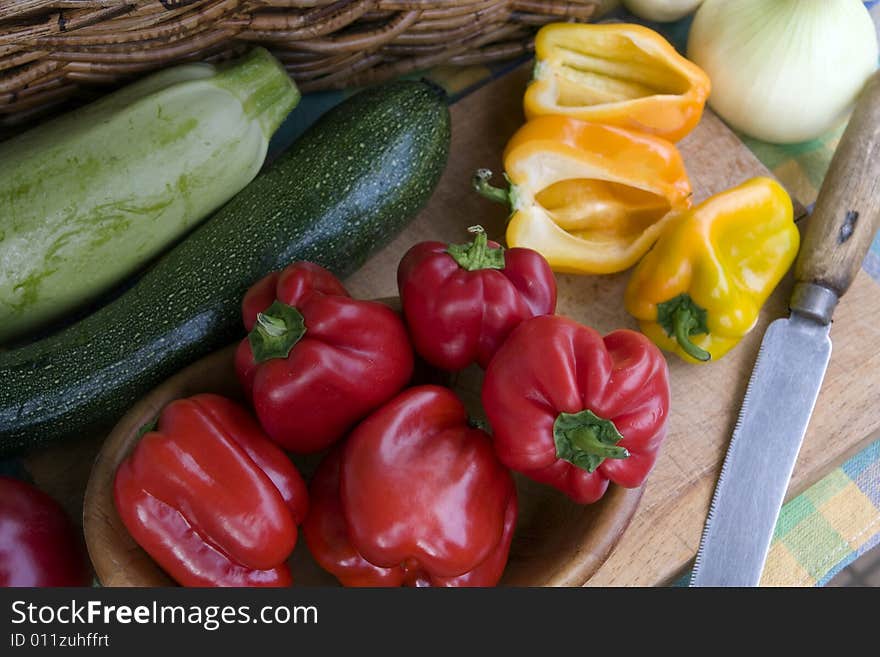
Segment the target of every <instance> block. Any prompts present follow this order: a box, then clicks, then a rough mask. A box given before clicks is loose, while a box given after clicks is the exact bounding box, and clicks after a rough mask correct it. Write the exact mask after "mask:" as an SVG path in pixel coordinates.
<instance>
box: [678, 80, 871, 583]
mask: <svg viewBox="0 0 880 657" xmlns="http://www.w3.org/2000/svg"><path fill="white" fill-rule="evenodd" d="M878 227H880V72H876V73H874V74H873V75H872V76H871V78H870V79H869V80H868V82H867V83H866V84H865V88H864V89H863V91H862V93H861V95H860V97H859V101H858V103H857V105H856V107H855V109H854V110H853V113H852V116H851V117H850V120H849V125H848V126H847V129H846V131H845V132H844V134H843V137H841V140H840V144H839V145H838V147H837V150H836V152H835V154H834V157H833V158H832V160H831V165H830V167H829V170H828V173H827V175H826V176H825V181H824V182H823V184H822V189H821V190H820V191H819V198H818V199H817V200H816V206H815V209H814V210H813V214H812V216H811V217H810V218H809V219H808V221H807V226H806V230H805V231H804V237H803V240H802V243H801V249H800V253H799V254H798V259H797V262H796V263H795V281H796V283H795V286H794V291H793V293H792V297H791V301H790V303H789V308H790V309H791V316H790V317H788V318H783V319H778V320H776V321H775V322H773V323H772V324H770V326H769V327H768V329H767V332H766V333H765V334H764V338H763V341H762V342H761V349H760V351H759V352H758V357H757V360H756V362H755V367H754V369H753V370H752V375H751V378H750V379H749V385H748V388H747V390H746V396H745V399H744V400H743V404H742V407H741V409H740V413H739V418H738V420H737V424H736V427H735V428H734V431H733V436H732V438H731V442H730V446H729V447H728V450H727V455H726V457H725V459H724V463H723V465H722V468H721V474H720V476H719V479H718V483H717V485H716V487H715V493H714V495H713V498H712V504H711V506H710V510H709V515H708V517H707V519H706V526H705V528H704V529H703V536H702V539H701V541H700V548H699V551H698V552H697V559H696V563H695V565H694V570H693V574H692V576H691V586H756V585H757V584H758V583H759V582H760V580H761V573H762V571H763V568H764V563H765V561H766V558H767V551H768V549H769V547H770V542H771V539H772V537H773V531H774V528H775V526H776V520H777V518H778V516H779V510H780V508H781V507H782V502H783V500H784V499H785V493H786V490H787V488H788V484H789V480H790V479H791V474H792V471H793V470H794V466H795V462H796V460H797V455H798V452H799V451H800V448H801V444H802V442H803V440H804V435H805V434H806V431H807V425H808V424H809V421H810V416H811V415H812V413H813V408H814V406H815V404H816V399H817V397H818V395H819V389H820V388H821V386H822V379H823V378H824V376H825V370H826V368H827V367H828V362H829V359H830V357H831V339H830V337H829V329H830V326H831V317H832V314H833V313H834V308H835V307H836V305H837V302H838V300H839V298H840V297H842V296H843V294H844V293H845V292H846V291H847V289H849V286H850V284H851V283H852V281H853V279H854V278H855V276H856V274H857V272H858V270H859V269H860V268H861V264H862V261H863V260H864V258H865V254H866V253H867V251H868V247H869V246H870V244H871V241H872V239H873V237H874V234H875V233H876V232H877V229H878Z"/></svg>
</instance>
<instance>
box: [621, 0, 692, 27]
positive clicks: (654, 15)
mask: <svg viewBox="0 0 880 657" xmlns="http://www.w3.org/2000/svg"><path fill="white" fill-rule="evenodd" d="M702 2H703V0H623V6H624V7H626V8H627V10H629V11H630V12H631V13H633V14H635V15H636V16H638V17H639V18H644V19H645V20H649V21H657V22H658V23H668V22H671V21H677V20H678V19H679V18H684V17H685V16H687V15H688V14H689V13H691V12H692V11H693V10H694V9H696V8H697V7H699V6H700V4H701V3H702Z"/></svg>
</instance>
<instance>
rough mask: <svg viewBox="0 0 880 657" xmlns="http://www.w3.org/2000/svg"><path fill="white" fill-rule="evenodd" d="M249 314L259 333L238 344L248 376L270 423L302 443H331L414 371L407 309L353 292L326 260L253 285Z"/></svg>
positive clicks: (247, 321)
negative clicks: (397, 310)
mask: <svg viewBox="0 0 880 657" xmlns="http://www.w3.org/2000/svg"><path fill="white" fill-rule="evenodd" d="M242 314H243V316H244V325H245V328H247V330H248V331H249V332H250V333H249V335H248V337H247V338H246V339H245V340H243V341H242V342H241V344H240V345H239V347H238V351H237V352H236V357H235V364H236V371H237V373H238V377H239V380H240V381H241V383H242V386H243V387H244V389H245V392H246V393H247V394H248V396H249V397H250V398H251V400H252V402H253V407H254V410H255V411H256V413H257V417H258V418H259V420H260V423H261V424H262V425H263V428H264V429H265V430H266V433H267V434H268V435H269V437H270V438H272V439H273V440H274V441H275V442H277V443H278V444H279V445H281V446H282V447H284V448H285V449H288V450H291V451H293V452H297V453H309V452H316V451H319V450H321V449H324V448H326V447H328V446H329V445H331V444H332V443H333V442H335V441H336V440H338V439H339V438H341V437H342V436H343V435H345V434H346V433H347V432H348V431H349V430H350V429H351V427H352V426H354V425H355V424H356V423H357V422H358V421H359V420H360V419H361V418H363V417H365V416H366V415H367V414H369V413H370V411H372V410H373V409H375V408H377V407H378V406H380V405H382V404H383V403H384V402H386V401H388V400H389V399H391V398H392V397H393V396H394V395H395V394H396V393H397V392H398V391H399V390H400V389H401V388H403V386H405V385H406V384H407V382H408V381H409V379H410V377H411V376H412V372H413V353H412V346H411V345H410V343H409V337H408V336H407V333H406V327H405V326H404V325H403V321H402V320H401V319H400V317H399V316H398V315H397V314H396V313H395V312H394V311H393V310H391V309H390V308H388V307H387V306H385V305H383V304H381V303H378V302H374V301H361V300H358V299H352V298H350V297H349V296H348V293H347V292H346V291H345V288H343V287H342V284H341V283H340V282H339V281H338V280H337V279H336V278H335V277H334V276H333V274H331V273H330V272H329V271H327V270H326V269H324V268H322V267H319V266H318V265H314V264H311V263H308V262H295V263H293V264H292V265H289V266H288V267H287V268H285V269H284V271H282V272H280V273H279V272H273V273H271V274H269V275H268V276H266V277H265V278H263V279H262V280H260V281H259V282H258V283H256V284H255V285H254V286H253V287H252V288H251V289H250V290H249V291H248V293H247V295H246V296H245V298H244V301H243V303H242Z"/></svg>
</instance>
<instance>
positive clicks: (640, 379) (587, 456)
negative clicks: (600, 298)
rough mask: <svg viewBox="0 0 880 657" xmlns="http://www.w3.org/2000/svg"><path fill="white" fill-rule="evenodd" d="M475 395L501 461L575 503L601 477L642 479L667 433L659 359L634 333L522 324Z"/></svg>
mask: <svg viewBox="0 0 880 657" xmlns="http://www.w3.org/2000/svg"><path fill="white" fill-rule="evenodd" d="M482 397H483V407H484V409H485V411H486V415H487V417H488V419H489V423H490V424H491V425H492V430H493V433H494V438H493V439H494V443H495V449H496V451H497V453H498V457H499V458H500V459H501V461H502V462H503V463H504V464H505V465H507V466H508V467H510V468H512V469H513V470H516V471H518V472H521V473H523V474H524V475H526V476H527V477H530V478H532V479H534V480H536V481H539V482H542V483H545V484H549V485H551V486H553V487H555V488H558V489H559V490H561V491H563V492H564V493H566V494H567V495H568V496H569V497H570V498H571V499H573V500H574V501H575V502H578V503H581V504H586V503H589V502H595V501H596V500H598V499H599V498H601V497H602V495H604V494H605V490H606V489H607V488H608V483H609V481H613V482H614V483H616V484H619V485H621V486H625V487H627V488H633V487H636V486H639V485H641V484H642V482H644V480H645V478H646V477H647V476H648V473H649V472H650V470H651V468H652V467H653V466H654V461H655V460H656V458H657V451H658V450H659V449H660V444H661V443H662V441H663V439H664V437H665V436H666V420H667V417H668V415H669V377H668V372H667V366H666V361H665V360H664V358H663V355H662V354H661V353H660V350H659V349H657V347H655V346H654V344H653V343H651V341H650V340H648V339H647V338H646V337H645V336H643V335H642V334H641V333H636V332H635V331H630V330H619V331H614V332H612V333H609V334H608V335H606V336H605V337H604V338H603V337H602V336H600V335H599V334H598V333H597V332H596V331H594V330H593V329H591V328H589V327H587V326H583V325H581V324H578V323H577V322H575V321H572V320H571V319H568V318H565V317H558V316H548V317H536V318H534V319H530V320H528V321H526V322H523V323H522V324H521V325H520V326H519V328H517V329H516V330H515V331H514V332H513V333H512V334H511V336H510V337H509V338H508V340H507V341H506V342H505V343H504V346H502V347H501V349H500V350H499V351H498V353H497V355H496V356H495V358H494V359H493V360H492V362H491V363H490V365H489V368H488V369H487V371H486V377H485V380H484V382H483V393H482Z"/></svg>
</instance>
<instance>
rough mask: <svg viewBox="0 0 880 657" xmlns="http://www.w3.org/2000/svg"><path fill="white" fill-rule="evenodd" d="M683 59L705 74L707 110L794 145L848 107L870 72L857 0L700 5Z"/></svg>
mask: <svg viewBox="0 0 880 657" xmlns="http://www.w3.org/2000/svg"><path fill="white" fill-rule="evenodd" d="M688 58H689V59H691V61H693V62H694V63H695V64H697V65H698V66H699V67H700V68H702V69H703V70H704V71H706V73H708V74H709V78H710V79H711V80H712V93H711V95H710V97H709V105H710V106H711V107H712V109H713V110H715V112H717V113H718V114H719V115H720V116H721V117H722V118H723V119H724V120H725V121H727V123H729V124H730V125H731V126H733V127H734V128H736V129H737V130H739V131H741V132H743V133H745V134H747V135H749V136H751V137H756V138H758V139H762V140H764V141H768V142H773V143H779V144H786V143H798V142H803V141H808V140H811V139H815V138H817V137H819V136H820V135H822V134H823V133H825V132H826V131H827V130H829V129H830V128H832V127H833V126H834V125H835V124H836V123H837V122H838V121H839V120H840V119H842V118H843V115H844V114H845V113H846V111H847V110H848V109H849V108H850V107H851V105H852V103H853V102H854V101H855V99H856V97H857V96H858V94H859V91H860V90H861V88H862V87H863V86H864V83H865V81H866V80H867V79H868V77H869V76H870V75H871V73H872V72H873V71H874V70H875V68H876V67H877V34H876V31H875V27H874V23H873V21H872V20H871V16H870V14H869V13H868V10H867V9H866V8H865V6H864V5H863V4H862V2H860V0H834V2H815V1H814V0H774V1H773V2H766V0H738V1H737V2H729V1H728V0H705V2H704V3H703V4H702V6H701V7H700V9H699V10H698V11H697V13H696V16H695V17H694V22H693V25H692V26H691V32H690V37H689V40H688Z"/></svg>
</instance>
